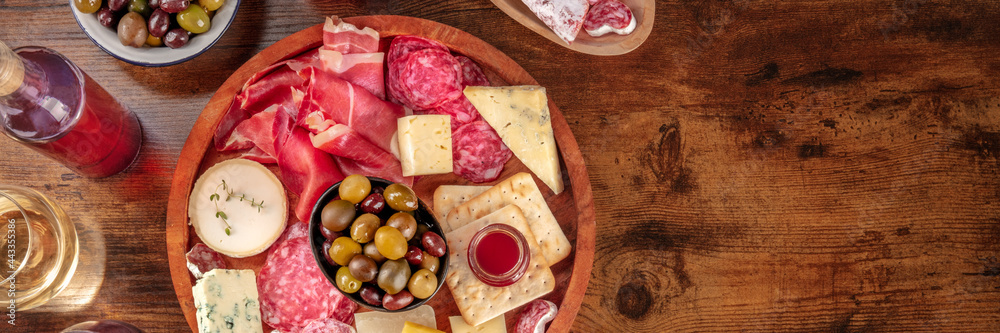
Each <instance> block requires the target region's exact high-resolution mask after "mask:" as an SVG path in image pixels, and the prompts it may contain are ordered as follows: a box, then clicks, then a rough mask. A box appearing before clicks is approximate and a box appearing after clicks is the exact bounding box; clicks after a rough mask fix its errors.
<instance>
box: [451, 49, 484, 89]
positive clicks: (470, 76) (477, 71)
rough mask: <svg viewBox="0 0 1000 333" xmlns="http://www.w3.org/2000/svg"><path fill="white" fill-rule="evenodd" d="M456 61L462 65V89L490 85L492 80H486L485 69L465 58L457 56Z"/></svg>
mask: <svg viewBox="0 0 1000 333" xmlns="http://www.w3.org/2000/svg"><path fill="white" fill-rule="evenodd" d="M455 59H456V60H458V63H459V64H461V65H462V87H467V86H489V85H490V80H488V79H486V74H485V73H483V69H482V68H479V65H477V64H476V62H475V61H472V59H469V58H468V57H465V56H455Z"/></svg>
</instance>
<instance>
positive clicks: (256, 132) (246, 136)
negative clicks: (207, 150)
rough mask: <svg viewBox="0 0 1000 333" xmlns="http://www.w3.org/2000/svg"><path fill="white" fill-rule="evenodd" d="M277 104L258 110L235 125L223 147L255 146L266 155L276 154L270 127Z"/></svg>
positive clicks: (226, 148)
mask: <svg viewBox="0 0 1000 333" xmlns="http://www.w3.org/2000/svg"><path fill="white" fill-rule="evenodd" d="M276 109H277V106H272V107H271V108H268V109H267V110H264V111H262V112H258V113H257V114H255V115H253V116H252V117H250V119H247V120H244V121H242V122H240V123H239V125H237V126H236V129H235V130H233V134H232V135H231V136H230V137H229V140H228V141H226V144H225V146H224V147H223V149H220V150H231V149H246V148H252V147H257V148H259V149H261V151H263V152H264V154H266V155H267V156H276V154H275V152H274V134H273V133H272V131H271V128H272V126H273V124H274V114H275V110H276Z"/></svg>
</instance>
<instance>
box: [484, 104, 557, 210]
mask: <svg viewBox="0 0 1000 333" xmlns="http://www.w3.org/2000/svg"><path fill="white" fill-rule="evenodd" d="M465 97H467V98H468V99H469V101H470V102H472V105H473V106H475V107H476V110H479V114H481V115H483V119H486V122H488V123H489V124H490V126H492V127H493V129H495V130H496V131H497V134H499V135H500V139H502V140H503V143H504V144H506V145H507V147H509V148H510V150H511V151H512V152H514V156H517V158H518V159H520V160H521V162H522V163H524V165H525V166H527V167H528V169H530V170H531V172H534V173H535V175H536V176H538V178H539V179H541V180H542V182H544V183H545V185H548V186H549V188H550V189H552V192H555V193H556V194H559V193H560V192H562V191H563V180H562V174H561V173H560V171H559V153H558V152H557V150H556V138H555V135H553V134H552V117H551V115H550V114H549V104H548V98H546V97H545V88H543V87H539V86H512V87H473V86H470V87H465Z"/></svg>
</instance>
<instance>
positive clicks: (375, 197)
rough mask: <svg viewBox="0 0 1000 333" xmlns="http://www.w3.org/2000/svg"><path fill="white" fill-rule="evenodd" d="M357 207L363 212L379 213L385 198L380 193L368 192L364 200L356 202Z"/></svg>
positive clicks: (383, 205) (383, 206)
mask: <svg viewBox="0 0 1000 333" xmlns="http://www.w3.org/2000/svg"><path fill="white" fill-rule="evenodd" d="M358 208H359V209H361V211H363V212H365V213H372V214H378V213H381V212H382V208H385V198H383V197H382V194H381V193H372V194H369V195H368V197H367V198H365V200H362V201H361V202H360V203H358Z"/></svg>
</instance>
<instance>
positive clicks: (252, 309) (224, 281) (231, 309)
mask: <svg viewBox="0 0 1000 333" xmlns="http://www.w3.org/2000/svg"><path fill="white" fill-rule="evenodd" d="M191 292H192V294H194V306H195V309H196V311H195V315H196V316H197V318H198V332H199V333H215V332H234V333H251V332H263V331H264V328H263V325H262V324H261V321H260V303H259V302H258V301H257V278H256V277H255V276H254V273H253V270H250V269H244V270H235V269H213V270H211V271H209V272H208V273H207V274H205V276H204V277H203V278H202V279H201V280H198V283H197V284H195V285H194V287H193V288H191Z"/></svg>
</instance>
